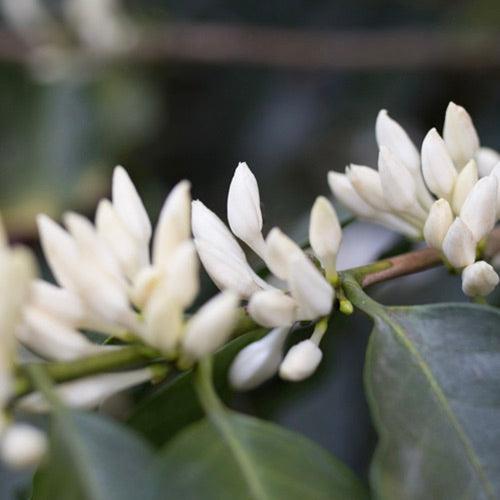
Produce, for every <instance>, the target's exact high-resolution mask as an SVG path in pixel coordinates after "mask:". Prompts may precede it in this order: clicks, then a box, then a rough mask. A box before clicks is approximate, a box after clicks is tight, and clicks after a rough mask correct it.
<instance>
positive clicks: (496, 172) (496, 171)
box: [491, 162, 500, 219]
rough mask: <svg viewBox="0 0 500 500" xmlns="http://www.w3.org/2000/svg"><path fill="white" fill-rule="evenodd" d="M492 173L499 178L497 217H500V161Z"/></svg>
mask: <svg viewBox="0 0 500 500" xmlns="http://www.w3.org/2000/svg"><path fill="white" fill-rule="evenodd" d="M491 175H492V176H494V177H496V179H497V219H500V162H499V163H497V164H496V165H495V166H494V167H493V170H492V171H491Z"/></svg>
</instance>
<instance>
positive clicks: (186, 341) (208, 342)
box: [182, 291, 239, 360]
mask: <svg viewBox="0 0 500 500" xmlns="http://www.w3.org/2000/svg"><path fill="white" fill-rule="evenodd" d="M238 303H239V299H238V297H237V296H236V295H235V294H234V293H231V292H228V291H226V292H222V293H220V294H218V295H216V296H215V297H214V298H212V299H210V300H209V301H208V302H207V303H206V304H204V305H203V306H202V307H201V308H200V309H198V311H197V312H196V314H195V315H194V316H193V317H192V318H191V319H190V320H189V321H188V323H187V325H186V331H185V334H184V337H183V339H182V349H183V352H184V354H185V355H186V356H187V357H188V358H191V359H193V360H197V359H200V358H202V357H204V356H206V355H208V354H211V353H213V352H215V351H216V350H217V349H218V348H219V347H221V346H222V345H223V344H224V342H225V341H226V340H227V339H228V338H229V336H230V335H231V334H232V333H233V329H234V327H235V325H236V321H237V319H238Z"/></svg>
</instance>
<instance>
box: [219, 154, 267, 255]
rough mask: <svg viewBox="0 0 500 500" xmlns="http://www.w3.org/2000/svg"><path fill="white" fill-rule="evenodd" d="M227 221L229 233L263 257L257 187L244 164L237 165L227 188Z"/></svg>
mask: <svg viewBox="0 0 500 500" xmlns="http://www.w3.org/2000/svg"><path fill="white" fill-rule="evenodd" d="M227 220H228V221H229V227H230V228H231V231H232V232H233V233H234V234H235V235H236V236H237V237H238V238H240V240H242V241H244V242H245V243H246V244H247V245H248V246H249V247H250V248H251V249H252V250H253V251H254V252H255V253H257V254H258V255H260V256H263V255H264V253H265V243H264V238H263V236H262V212H261V210H260V194H259V186H258V184H257V180H256V179H255V176H254V175H253V173H252V171H251V170H250V169H249V168H248V165H247V164H246V163H240V164H239V165H238V167H237V168H236V170H235V172H234V176H233V180H232V181H231V185H230V186H229V193H228V196H227Z"/></svg>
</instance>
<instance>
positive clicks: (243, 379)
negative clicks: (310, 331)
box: [229, 327, 289, 391]
mask: <svg viewBox="0 0 500 500" xmlns="http://www.w3.org/2000/svg"><path fill="white" fill-rule="evenodd" d="M288 333H289V328H288V327H286V328H275V329H274V330H271V331H270V332H269V333H268V334H267V335H266V336H265V337H264V338H262V339H260V340H257V341H256V342H252V343H251V344H250V345H248V346H246V347H244V348H243V349H242V350H241V351H240V352H239V353H238V355H237V356H236V357H235V358H234V360H233V362H232V364H231V368H230V369H229V383H230V384H231V386H232V387H233V389H235V390H237V391H249V390H252V389H255V388H256V387H258V386H259V385H261V384H263V383H264V382H266V381H267V380H269V379H270V378H271V377H273V376H274V375H275V374H276V373H277V372H278V368H279V366H280V364H281V360H282V359H283V345H284V343H285V340H286V338H287V336H288Z"/></svg>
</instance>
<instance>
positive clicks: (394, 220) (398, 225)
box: [372, 212, 422, 240]
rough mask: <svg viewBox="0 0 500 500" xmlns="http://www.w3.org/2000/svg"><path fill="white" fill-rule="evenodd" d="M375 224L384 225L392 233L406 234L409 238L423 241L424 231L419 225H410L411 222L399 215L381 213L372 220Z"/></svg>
mask: <svg viewBox="0 0 500 500" xmlns="http://www.w3.org/2000/svg"><path fill="white" fill-rule="evenodd" d="M372 220H373V221H374V222H378V223H379V224H382V225H383V226H385V227H386V228H388V229H391V230H392V231H396V232H397V233H401V234H404V235H405V236H406V237H407V238H411V239H414V240H420V239H422V229H421V228H420V226H419V225H418V226H417V225H413V224H410V223H409V222H407V221H405V220H403V219H402V218H401V217H398V216H397V215H394V214H390V213H387V212H381V213H379V214H378V215H377V216H376V217H374V218H373V219H372Z"/></svg>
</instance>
